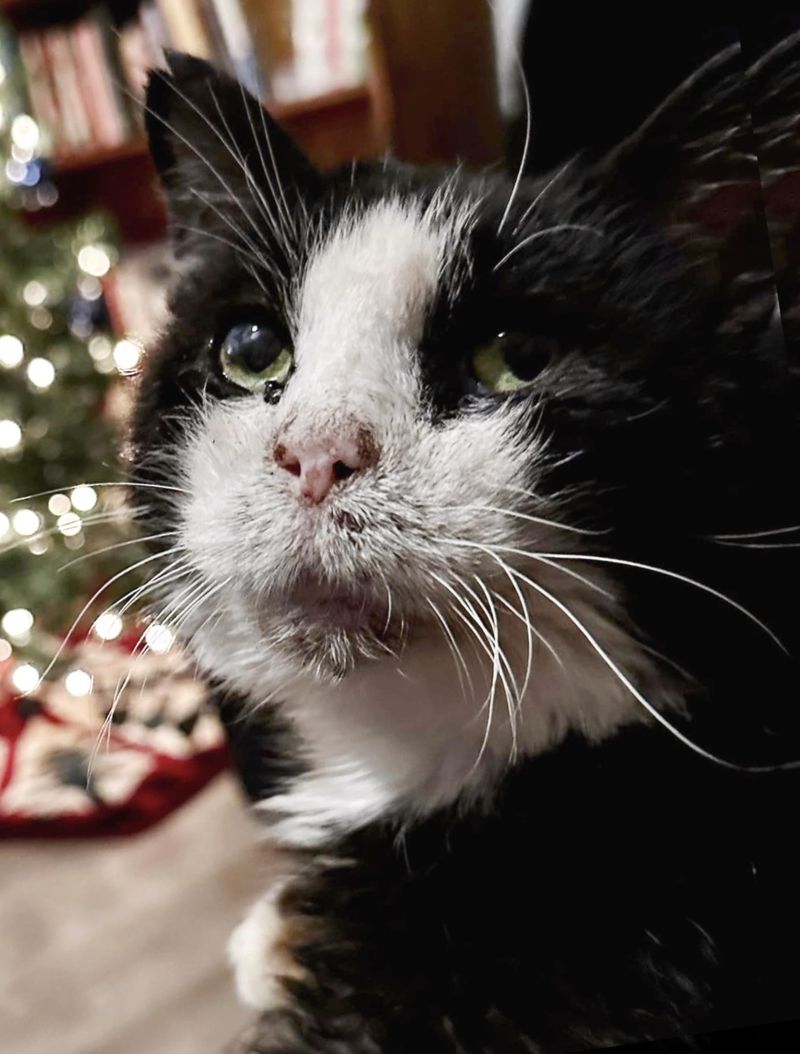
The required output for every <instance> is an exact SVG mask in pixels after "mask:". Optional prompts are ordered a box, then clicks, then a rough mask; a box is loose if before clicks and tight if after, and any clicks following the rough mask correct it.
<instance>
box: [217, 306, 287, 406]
mask: <svg viewBox="0 0 800 1054" xmlns="http://www.w3.org/2000/svg"><path fill="white" fill-rule="evenodd" d="M219 364H220V368H221V370H222V373H223V374H224V376H225V377H226V378H227V379H228V380H229V381H230V382H231V384H235V385H236V386H237V387H239V388H244V389H245V390H246V391H248V392H260V391H263V390H264V389H265V388H266V387H267V385H270V387H275V386H283V385H284V384H286V382H287V381H288V379H289V375H290V373H291V372H292V366H293V364H294V355H293V354H292V351H291V348H289V347H287V345H286V342H285V340H284V339H283V338H282V337H281V335H280V334H279V333H277V332H276V331H275V330H274V329H273V328H272V327H271V326H269V325H267V324H265V323H262V322H239V323H237V324H236V325H235V326H232V327H231V328H230V329H229V330H228V332H227V333H226V334H225V337H224V338H223V340H222V343H221V344H220V347H219Z"/></svg>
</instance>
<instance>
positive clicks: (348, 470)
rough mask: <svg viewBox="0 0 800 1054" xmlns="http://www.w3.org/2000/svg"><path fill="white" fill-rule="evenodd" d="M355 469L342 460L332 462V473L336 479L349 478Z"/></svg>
mask: <svg viewBox="0 0 800 1054" xmlns="http://www.w3.org/2000/svg"><path fill="white" fill-rule="evenodd" d="M355 471H356V469H355V468H354V467H353V466H352V465H347V464H345V462H344V461H335V462H334V464H333V474H334V476H335V477H336V478H337V479H349V477H350V476H352V475H353V473H354V472H355Z"/></svg>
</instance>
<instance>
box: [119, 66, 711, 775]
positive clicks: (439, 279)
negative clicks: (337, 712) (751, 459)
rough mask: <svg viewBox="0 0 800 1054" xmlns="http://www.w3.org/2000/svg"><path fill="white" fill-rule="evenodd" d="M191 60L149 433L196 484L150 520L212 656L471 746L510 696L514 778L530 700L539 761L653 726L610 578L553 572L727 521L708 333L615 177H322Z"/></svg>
mask: <svg viewBox="0 0 800 1054" xmlns="http://www.w3.org/2000/svg"><path fill="white" fill-rule="evenodd" d="M175 62H176V65H175V71H174V76H173V77H172V78H170V77H160V76H159V77H157V78H155V79H154V80H153V82H152V84H151V89H150V99H149V103H150V106H151V108H152V111H153V113H152V114H151V117H150V133H151V138H152V141H153V144H154V153H155V156H156V160H157V162H158V164H159V166H160V168H161V169H162V172H163V174H164V175H165V179H166V183H167V188H168V192H169V196H170V202H171V207H172V214H173V218H174V222H175V233H176V242H177V260H178V276H177V279H176V283H175V288H174V292H173V294H172V304H171V306H172V321H171V323H170V326H169V329H168V331H167V332H166V334H165V336H164V338H163V341H162V342H161V346H160V347H159V348H157V349H154V351H153V352H152V354H151V356H150V360H149V362H148V366H147V371H146V375H145V377H144V379H143V382H142V388H141V393H140V404H139V410H138V415H137V420H136V425H135V431H134V442H135V449H136V468H137V476H138V478H140V479H141V480H142V481H146V482H148V481H149V482H151V483H153V482H155V483H166V484H168V485H171V486H172V487H175V488H177V489H176V490H174V491H171V492H169V494H168V495H167V496H166V497H161V498H159V497H158V496H157V495H156V498H155V499H154V498H153V497H152V495H150V494H147V493H146V492H145V493H146V501H147V503H148V504H149V505H151V506H152V505H154V504H155V506H156V507H157V509H158V516H159V517H161V520H159V519H158V518H157V517H156V518H154V520H153V522H154V523H158V524H159V527H160V526H161V525H162V523H163V521H164V520H165V521H166V526H167V527H168V528H170V529H174V530H176V531H177V532H178V535H177V543H178V545H179V546H180V553H179V558H180V559H181V560H183V561H185V563H183V564H181V567H184V568H185V574H184V576H183V577H177V578H175V579H174V580H172V581H171V583H170V582H169V580H168V579H166V580H165V585H166V586H168V589H167V598H168V600H169V602H170V604H171V608H170V609H168V613H167V614H168V616H172V617H173V618H174V619H175V620H176V621H177V623H178V625H179V626H180V627H181V628H182V630H183V633H184V635H185V637H186V638H187V639H188V640H189V641H190V642H191V647H192V649H193V651H194V652H195V654H196V655H197V657H198V658H199V660H200V662H201V663H202V664H203V665H204V666H205V668H206V669H207V670H208V671H210V672H211V673H212V674H214V675H215V676H217V677H219V678H220V679H221V680H223V681H224V682H226V683H227V684H229V685H230V686H231V687H233V688H235V689H236V690H238V691H240V692H242V693H244V694H245V695H246V696H247V697H248V698H249V699H250V700H251V701H252V702H253V703H254V704H260V703H262V702H264V701H266V700H267V699H270V698H273V697H277V698H283V697H284V696H285V697H292V696H293V695H298V696H299V695H302V696H303V698H304V699H308V698H310V697H312V696H314V693H315V692H316V691H317V690H318V689H319V690H322V689H326V690H330V691H332V690H333V689H332V687H331V686H333V685H335V684H339V685H340V690H343V691H344V692H349V693H350V694H351V695H352V694H356V695H358V696H359V697H362V696H363V697H364V699H366V700H367V703H366V704H365V705H372V706H374V707H377V708H380V706H381V705H384V703H383V702H382V699H381V696H382V693H383V694H384V695H386V696H392V695H393V693H397V692H399V687H398V686H400V687H402V679H403V678H405V679H406V681H407V682H408V684H409V688H408V692H410V694H411V696H414V697H416V698H417V699H422V701H423V703H424V706H423V709H424V710H425V712H426V714H427V715H428V720H429V721H431V714H434V715H435V714H436V713H442V712H445V711H446V712H448V713H450V708H451V707H452V706H454V705H455V706H456V708H457V709H458V714H459V717H458V721H459V722H460V724H458V725H457V727H459V728H460V727H462V726H463V727H465V728H466V727H470V728H472V729H473V730H474V737H473V738H475V741H476V742H477V743H478V745H480V743H481V741H482V737H483V736H484V735H488V734H489V733H488V732H487V731H486V727H487V726H486V724H485V717H486V713H485V711H486V703H487V700H489V699H491V701H492V707H491V709H493V710H494V713H493V714H491V715H490V718H489V720H490V724H491V722H492V721H494V722H495V723H496V725H497V727H498V728H501V729H502V730H503V734H502V736H501V737H500V741H501V746H500V747H498V752H499V753H504V754H505V755H506V756H507V751H508V746H509V742H510V741H511V740H514V741H516V734H517V732H516V728H515V723H516V721H515V715H516V713H517V712H518V711H521V710H522V711H524V710H525V707H526V706H527V705H528V702H530V700H531V699H532V700H533V703H532V710H533V714H534V716H533V717H532V718H530V719H529V721H528V724H529V730H530V735H531V736H532V738H533V739H534V740H535V741H537V742H541V741H542V740H546V739H548V737H552V736H554V735H558V734H560V732H561V731H563V728H565V727H567V726H570V725H578V726H580V727H582V728H583V729H584V730H588V731H590V732H591V731H592V730H595V731H601V730H602V729H604V728H606V727H608V726H611V725H614V724H616V723H618V722H619V721H620V720H626V719H628V718H629V717H630V716H631V714H632V713H633V712H636V710H637V707H638V703H637V701H636V699H635V698H634V697H633V696H632V694H631V692H630V690H629V686H626V685H625V683H624V681H621V680H620V679H619V677H618V676H616V675H615V674H614V671H613V670H612V669H611V668H610V667H609V664H608V662H607V661H606V659H604V658H603V654H602V653H605V654H606V656H608V655H613V662H614V663H616V664H617V665H618V666H619V667H622V669H623V671H624V673H625V675H626V677H627V678H629V679H630V680H631V681H632V682H633V683H634V684H635V685H636V686H638V689H639V690H640V691H650V692H651V698H655V696H653V695H652V693H656V695H657V696H658V699H657V700H656V701H657V702H663V701H664V699H665V698H666V697H667V696H668V695H669V694H670V691H671V689H668V688H665V687H664V683H663V682H662V684H661V685H660V687H658V688H656V687H654V684H655V681H656V677H655V672H654V669H653V666H652V663H651V659H650V657H649V654H648V653H647V652H646V651H645V650H644V649H643V648H642V647H641V646H640V645H639V643H638V641H637V636H636V629H635V626H634V620H633V619H632V618H631V617H630V612H629V611H626V607H625V602H624V596H625V595H624V590H623V588H622V586H621V585H620V581H619V578H618V576H617V575H616V574H615V573H614V569H613V568H611V567H608V566H597V565H594V566H592V565H588V564H587V565H583V564H579V565H575V564H573V563H571V562H569V561H561V562H560V563H559V562H558V561H555V562H554V561H553V560H552V558H551V556H550V555H548V554H562V555H563V554H574V555H579V554H581V553H582V552H591V553H594V554H600V555H602V554H606V555H608V554H611V553H613V552H615V546H616V545H617V544H618V543H619V539H620V538H622V539H626V540H627V541H628V542H631V541H632V540H633V541H635V540H637V539H639V540H641V538H642V536H643V535H642V531H643V530H647V531H648V532H649V533H648V536H652V535H653V520H654V518H655V519H657V520H658V522H659V526H660V528H662V529H664V530H667V529H668V528H669V526H670V524H673V525H674V523H675V522H676V521H677V520H678V518H679V517H678V515H677V511H676V508H675V502H676V501H677V500H679V501H680V502H681V503H685V501H686V500H687V499H692V496H694V500H696V502H699V503H700V504H698V505H697V506H696V509H697V512H698V522H700V521H702V519H703V516H704V510H703V507H702V502H703V500H704V499H703V497H702V490H703V487H704V485H705V484H704V483H703V482H702V481H703V480H704V478H705V477H703V475H702V473H701V472H700V469H699V460H702V459H703V458H705V457H706V456H707V454H708V448H707V444H706V441H705V437H703V438H702V440H700V439H699V438H698V437H699V436H700V434H701V432H702V427H700V426H699V425H698V423H697V421H695V420H693V419H692V415H693V413H694V412H695V410H696V408H697V406H699V405H700V403H701V402H702V400H701V399H697V400H695V398H694V396H695V394H696V392H697V391H699V390H700V389H701V388H702V386H703V385H704V384H705V380H706V374H705V370H704V368H700V369H699V370H698V365H697V361H698V357H697V354H696V352H697V348H698V347H699V346H701V342H702V340H703V339H705V338H706V337H707V332H708V327H709V326H710V325H711V324H712V322H711V321H709V317H708V307H707V304H706V302H705V301H704V300H703V299H702V298H698V297H697V295H696V290H695V289H694V287H693V283H692V282H691V281H690V270H689V268H688V267H687V266H686V265H685V264H684V263H683V261H682V259H681V257H680V255H679V254H678V253H677V252H675V251H674V250H673V249H672V248H670V247H669V246H668V244H667V242H666V241H665V240H664V239H663V238H662V236H661V235H660V234H659V233H657V230H656V227H655V225H654V224H653V225H649V223H648V220H647V219H646V214H647V213H646V209H645V208H644V207H640V208H638V209H637V207H636V203H632V202H631V200H630V199H629V198H626V196H625V190H624V180H623V179H621V178H620V176H619V173H618V172H617V170H616V169H615V168H614V166H613V165H610V164H609V162H604V163H598V164H595V165H588V164H584V165H582V164H581V163H579V162H578V161H576V162H574V163H572V164H570V165H567V166H565V167H564V168H563V169H560V170H558V171H557V172H554V173H550V174H549V175H548V176H547V177H546V178H544V179H541V180H538V181H532V182H530V183H523V184H522V185H521V186H518V187H516V189H514V188H513V187H512V184H511V182H510V181H507V180H505V179H503V178H500V177H488V176H486V177H478V176H476V177H469V176H467V175H464V174H463V173H460V172H451V173H443V174H441V173H433V174H430V173H428V174H417V173H414V172H411V171H408V170H406V169H404V168H400V167H397V166H391V165H387V166H380V165H375V166H372V165H362V166H356V167H354V168H353V170H352V171H350V170H348V171H347V172H346V173H344V174H342V175H337V176H333V177H330V178H323V177H322V176H319V175H317V174H316V173H315V172H313V171H312V170H311V168H310V167H309V166H308V165H307V164H306V163H305V162H304V160H303V159H302V158H301V157H300V155H299V154H298V153H297V151H296V150H295V149H294V148H293V147H292V145H291V144H290V143H289V142H288V140H286V138H285V137H284V136H283V135H282V134H281V132H280V130H279V129H277V128H276V127H275V126H274V125H273V124H272V123H269V124H267V123H266V122H265V120H264V119H263V117H262V114H261V111H260V110H259V108H258V107H257V105H256V104H255V103H254V102H252V100H248V99H247V98H246V97H245V96H244V95H243V94H242V93H241V92H240V91H239V89H238V88H236V87H233V86H232V85H231V84H230V83H229V82H227V81H225V80H224V79H222V78H220V77H217V76H216V75H214V74H213V73H211V72H210V70H209V68H208V67H206V66H205V65H204V64H202V63H197V62H189V61H187V60H175ZM512 191H513V194H512ZM723 369H724V367H723ZM678 392H680V393H682V395H681V399H682V400H683V404H684V405H683V406H682V408H677V409H676V406H675V404H674V400H675V397H676V393H678ZM693 406H694V407H695V410H693V409H692V407H693ZM697 412H698V413H699V412H700V411H699V410H697ZM687 459H688V461H691V460H692V459H694V462H693V464H691V465H689V463H688V461H687ZM695 469H696V470H697V471H696V472H695ZM679 488H680V494H679ZM684 507H685V506H684ZM646 524H650V527H649V528H647V527H645V526H644V525H646ZM630 552H631V551H630V550H628V555H630ZM534 554H538V555H534ZM578 624H580V625H578ZM581 627H583V628H581ZM584 631H585V632H584ZM398 678H400V679H401V680H399V681H398ZM458 679H461V680H462V681H463V682H464V683H463V685H462V691H463V695H461V696H459V699H458V701H457V703H455V704H452V703H451V702H450V701H445V696H446V695H453V685H458ZM342 685H343V686H344V688H343V689H342V688H341V686H342ZM590 688H592V691H591V692H590V693H589V694H590V695H591V699H590V702H589V703H588V704H587V701H586V699H587V691H588V689H590ZM595 689H596V690H595ZM407 694H408V693H407ZM455 694H457V695H458V694H459V693H455ZM555 695H558V699H559V702H558V705H555V704H554V703H553V701H552V699H553V697H554V696H555ZM465 700H466V704H467V705H466V706H465ZM384 702H385V700H384ZM495 702H496V703H497V705H496V707H495V706H494V703H495ZM385 705H387V706H388V705H390V704H389V703H386V704H385ZM392 705H394V704H392ZM401 705H402V706H405V707H406V712H407V713H411V712H412V711H413V710H414V707H413V706H412V705H411V704H409V703H408V701H406V702H405V703H404V704H398V706H401ZM481 715H482V716H481ZM537 715H538V716H537ZM362 716H363V715H362ZM451 716H452V714H451ZM408 720H409V722H410V727H411V732H410V733H409V734H410V735H412V736H419V735H424V734H425V729H426V727H427V726H426V725H425V724H424V723H422V724H420V723H415V722H414V721H412V720H411V718H410V717H409V718H408ZM435 724H436V719H435V717H434V718H433V721H432V726H431V735H435V734H436V733H435V731H434V729H433V726H434V725H435ZM443 724H444V726H445V727H446V731H447V734H448V735H450V734H452V729H453V727H454V726H453V724H452V723H450V724H447V723H446V722H443ZM470 735H471V736H472V735H473V732H470ZM492 735H494V733H493V732H492ZM490 742H493V740H491V739H490ZM473 755H474V751H473Z"/></svg>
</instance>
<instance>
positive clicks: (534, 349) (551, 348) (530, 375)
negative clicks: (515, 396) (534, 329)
mask: <svg viewBox="0 0 800 1054" xmlns="http://www.w3.org/2000/svg"><path fill="white" fill-rule="evenodd" d="M497 339H498V343H499V345H500V347H501V348H502V351H503V356H504V358H505V360H506V362H507V363H508V366H509V368H510V369H511V370H512V371H513V373H514V374H515V375H516V376H517V377H519V379H520V380H521V381H532V380H534V379H535V378H536V377H537V376H538V375H539V374H540V373H541V372H542V370H543V369H545V367H546V366H548V365H549V363H550V362H551V361H552V359H553V357H554V355H555V353H556V351H557V348H558V344H557V342H556V341H555V340H554V339H553V338H551V337H544V336H536V337H530V336H527V335H525V334H522V333H501V334H500V335H499V336H498V338H497Z"/></svg>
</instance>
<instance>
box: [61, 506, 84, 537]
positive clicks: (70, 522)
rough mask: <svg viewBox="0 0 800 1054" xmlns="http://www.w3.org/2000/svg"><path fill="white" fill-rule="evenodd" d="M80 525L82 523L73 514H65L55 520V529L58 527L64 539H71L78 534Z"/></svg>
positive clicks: (78, 517)
mask: <svg viewBox="0 0 800 1054" xmlns="http://www.w3.org/2000/svg"><path fill="white" fill-rule="evenodd" d="M82 524H83V521H82V520H81V518H80V516H77V515H76V514H75V513H74V512H65V513H64V515H63V516H59V517H58V519H57V520H56V527H58V529H59V531H61V533H62V534H63V535H64V537H65V538H72V537H74V536H75V535H76V534H80V531H81V526H82Z"/></svg>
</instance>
